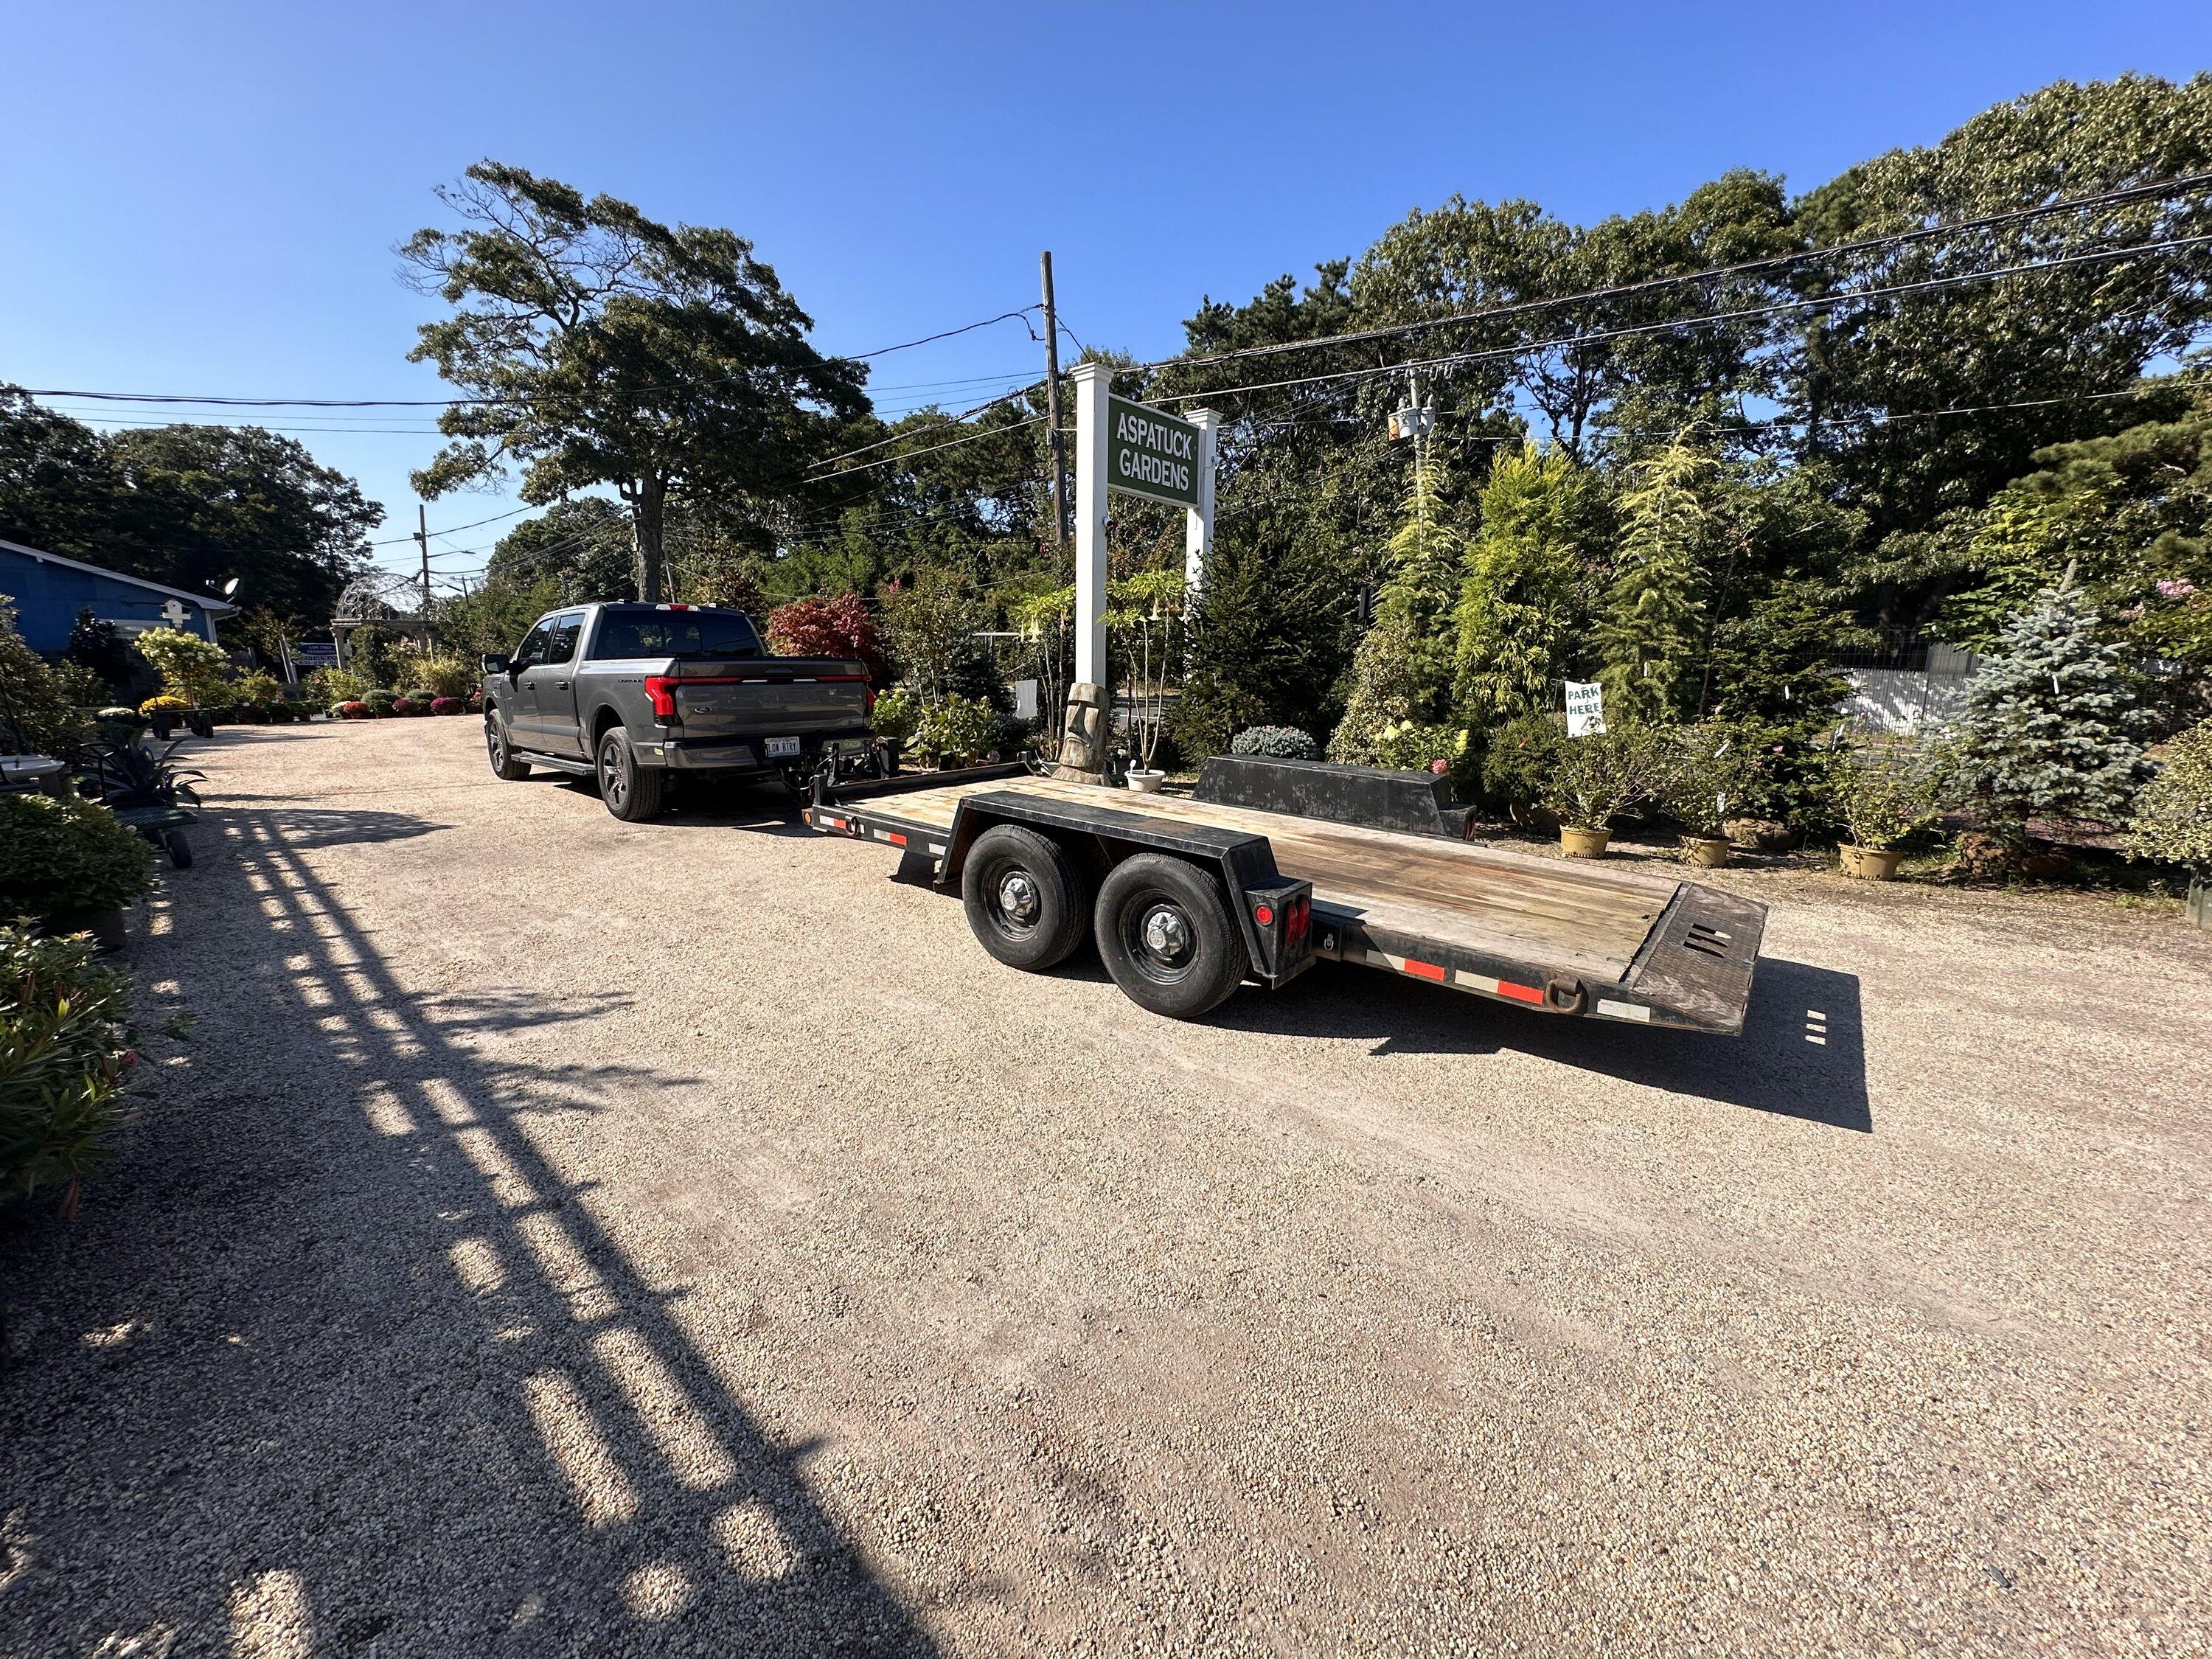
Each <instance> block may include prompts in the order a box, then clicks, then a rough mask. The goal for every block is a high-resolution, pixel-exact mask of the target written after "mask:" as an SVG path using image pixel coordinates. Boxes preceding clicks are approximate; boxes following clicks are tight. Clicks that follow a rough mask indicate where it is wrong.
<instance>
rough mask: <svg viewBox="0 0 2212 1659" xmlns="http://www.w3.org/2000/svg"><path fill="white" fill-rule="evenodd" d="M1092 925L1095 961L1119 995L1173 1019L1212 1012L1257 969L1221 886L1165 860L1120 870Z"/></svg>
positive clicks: (1143, 856) (1151, 857)
mask: <svg viewBox="0 0 2212 1659" xmlns="http://www.w3.org/2000/svg"><path fill="white" fill-rule="evenodd" d="M1091 920H1092V931H1093V932H1094V933H1097V935H1098V954H1099V956H1100V957H1103V959H1104V960H1105V963H1106V971H1107V972H1108V973H1109V974H1111V975H1113V976H1114V983H1115V984H1116V985H1118V986H1120V987H1121V991H1122V994H1124V995H1125V996H1127V998H1128V999H1129V1000H1130V1001H1132V1002H1133V1003H1135V1004H1136V1005H1137V1006H1139V1008H1147V1009H1150V1010H1151V1011H1152V1012H1153V1013H1156V1014H1165V1015H1166V1016H1167V1017H1168V1018H1170V1019H1197V1018H1200V1017H1201V1016H1203V1015H1205V1014H1208V1013H1211V1012H1212V1011H1213V1010H1214V1009H1216V1008H1218V1007H1219V1006H1221V1005H1222V1003H1224V1002H1225V1001H1227V1000H1228V999H1229V996H1230V994H1231V993H1232V992H1234V991H1235V990H1236V989H1237V987H1238V986H1239V985H1241V984H1243V982H1244V976H1245V975H1247V974H1249V972H1251V970H1252V962H1251V955H1250V953H1249V951H1246V950H1245V948H1244V939H1243V935H1242V934H1240V933H1238V932H1237V919H1236V918H1235V917H1234V916H1232V915H1230V914H1229V902H1228V901H1227V900H1226V899H1225V898H1224V897H1223V896H1222V892H1221V884H1220V883H1219V882H1218V881H1216V880H1215V879H1214V878H1212V876H1211V875H1209V874H1207V873H1206V872H1205V871H1203V870H1201V869H1200V868H1199V867H1198V866H1196V865H1194V864H1192V863H1189V862H1188V860H1183V859H1178V858H1170V857H1169V856H1168V855H1167V854H1164V853H1139V854H1137V855H1136V856H1135V857H1133V858H1129V859H1124V860H1122V861H1121V863H1119V864H1117V865H1115V866H1114V870H1113V873H1112V874H1110V875H1109V876H1108V877H1107V878H1106V879H1105V881H1104V883H1103V884H1102V885H1101V886H1100V887H1099V889H1098V905H1097V910H1096V911H1095V912H1094V914H1093V915H1092V919H1091Z"/></svg>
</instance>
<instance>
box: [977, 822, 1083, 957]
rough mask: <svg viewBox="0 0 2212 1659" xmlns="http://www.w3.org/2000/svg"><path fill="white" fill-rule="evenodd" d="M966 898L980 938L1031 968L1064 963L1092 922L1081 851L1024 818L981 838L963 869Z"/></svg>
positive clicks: (998, 953)
mask: <svg viewBox="0 0 2212 1659" xmlns="http://www.w3.org/2000/svg"><path fill="white" fill-rule="evenodd" d="M960 903H961V908H963V909H965V910H966V911H967V913H968V926H969V928H971V929H972V930H973V931H974V933H975V939H976V941H977V943H979V944H981V945H982V947H983V948H984V949H985V950H986V951H989V952H990V953H991V954H992V955H993V956H994V957H997V958H998V959H999V960H1000V962H1003V963H1006V966H1007V967H1009V968H1019V969H1023V970H1024V972H1026V973H1032V974H1041V973H1043V972H1044V971H1045V970H1046V969H1048V968H1057V967H1058V966H1059V965H1060V963H1063V962H1065V961H1066V960H1067V958H1068V957H1070V956H1072V955H1073V954H1074V952H1075V949H1076V947H1077V946H1078V945H1081V944H1082V943H1083V935H1084V933H1085V930H1086V929H1087V928H1088V927H1090V926H1091V893H1090V884H1089V883H1087V882H1086V881H1085V880H1084V878H1083V870H1082V866H1080V865H1079V864H1078V863H1077V862H1076V860H1075V854H1073V853H1071V852H1070V851H1068V849H1067V848H1066V847H1064V846H1062V845H1061V844H1060V842H1056V841H1054V840H1053V839H1052V838H1051V837H1050V836H1041V835H1039V834H1038V833H1037V832H1036V830H1034V829H1023V828H1022V827H1021V826H1020V825H1018V824H1012V823H1001V824H999V825H997V826H995V827H994V828H993V829H986V830H985V831H984V832H983V833H982V834H981V836H977V837H976V838H975V846H974V847H973V848H969V853H968V861H967V863H966V865H965V866H963V868H962V870H961V872H960Z"/></svg>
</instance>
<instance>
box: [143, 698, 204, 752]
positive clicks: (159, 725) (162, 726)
mask: <svg viewBox="0 0 2212 1659" xmlns="http://www.w3.org/2000/svg"><path fill="white" fill-rule="evenodd" d="M191 708H192V706H191V704H190V703H189V702H185V700H184V699H183V698H182V697H180V696H177V695H176V693H174V692H173V691H161V692H157V693H156V694H155V695H154V696H150V697H149V698H147V699H146V701H145V702H142V703H140V704H139V705H138V712H139V713H140V714H143V716H145V718H146V720H147V723H148V724H149V725H150V726H152V727H153V728H154V735H155V738H159V739H160V740H161V742H163V743H167V741H168V740H169V733H170V732H173V731H175V730H176V729H177V722H178V721H179V720H183V719H184V718H185V716H186V715H188V714H191Z"/></svg>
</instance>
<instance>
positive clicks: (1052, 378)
mask: <svg viewBox="0 0 2212 1659" xmlns="http://www.w3.org/2000/svg"><path fill="white" fill-rule="evenodd" d="M1040 259H1041V263H1042V265H1043V268H1044V422H1045V424H1044V429H1045V442H1046V447H1047V449H1048V452H1049V453H1050V454H1051V456H1052V544H1053V547H1054V550H1062V549H1065V548H1066V545H1067V435H1066V434H1065V433H1064V432H1062V431H1061V430H1060V313H1059V311H1058V309H1057V308H1055V307H1054V304H1053V300H1052V253H1051V252H1050V250H1047V251H1046V252H1044V253H1043V254H1042V255H1041V256H1040Z"/></svg>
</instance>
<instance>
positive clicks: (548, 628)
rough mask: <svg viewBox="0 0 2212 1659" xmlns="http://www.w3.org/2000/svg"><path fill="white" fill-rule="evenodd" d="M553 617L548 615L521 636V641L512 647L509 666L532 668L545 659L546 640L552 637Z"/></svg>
mask: <svg viewBox="0 0 2212 1659" xmlns="http://www.w3.org/2000/svg"><path fill="white" fill-rule="evenodd" d="M552 634H553V618H552V617H547V618H546V619H545V620H544V622H541V623H538V625H537V626H536V627H534V628H532V629H531V630H530V631H529V632H528V633H527V634H525V635H523V636H522V643H521V644H520V645H518V646H516V647H514V656H513V659H512V661H511V662H510V664H509V666H511V667H513V668H515V669H518V670H520V669H524V668H534V667H536V666H537V665H538V664H539V663H541V662H544V660H545V646H546V641H548V640H550V638H551V637H552Z"/></svg>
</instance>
